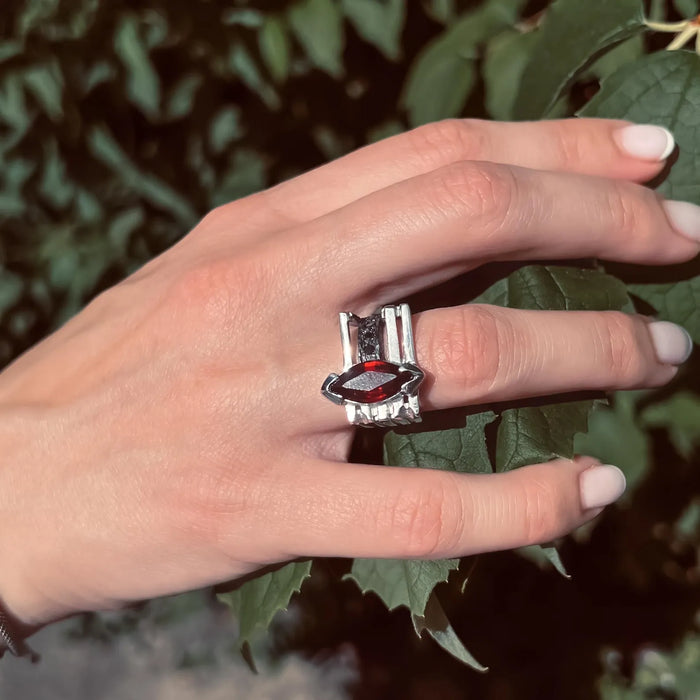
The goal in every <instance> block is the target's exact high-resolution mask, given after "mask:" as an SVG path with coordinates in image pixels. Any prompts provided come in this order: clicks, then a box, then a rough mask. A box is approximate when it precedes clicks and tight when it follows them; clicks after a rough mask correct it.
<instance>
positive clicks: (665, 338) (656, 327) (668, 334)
mask: <svg viewBox="0 0 700 700" xmlns="http://www.w3.org/2000/svg"><path fill="white" fill-rule="evenodd" d="M648 328H649V335H650V336H651V341H652V343H653V344H654V350H655V351H656V357H657V359H658V360H659V362H663V363H664V364H666V365H682V364H683V363H684V362H685V361H686V360H687V359H688V358H689V357H690V353H691V352H693V339H692V338H691V337H690V334H689V333H688V331H687V330H686V329H685V328H683V327H682V326H677V325H676V324H675V323H669V322H668V321H653V322H652V323H650V324H649V326H648Z"/></svg>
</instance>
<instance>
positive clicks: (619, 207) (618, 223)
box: [605, 183, 644, 241]
mask: <svg viewBox="0 0 700 700" xmlns="http://www.w3.org/2000/svg"><path fill="white" fill-rule="evenodd" d="M643 209H644V208H643V207H640V206H639V201H635V199H634V198H633V197H631V196H630V193H629V191H628V189H627V188H626V187H624V186H623V185H622V184H620V183H613V184H612V185H611V186H610V188H609V190H608V201H607V208H606V209H605V211H606V215H607V216H609V217H610V222H611V223H612V226H613V227H614V229H615V231H616V232H617V233H618V235H619V236H620V237H621V238H622V239H623V240H624V241H634V240H637V239H639V237H640V233H643V231H644V228H643V227H642V225H641V224H642V223H643V222H642V220H641V212H642V211H643Z"/></svg>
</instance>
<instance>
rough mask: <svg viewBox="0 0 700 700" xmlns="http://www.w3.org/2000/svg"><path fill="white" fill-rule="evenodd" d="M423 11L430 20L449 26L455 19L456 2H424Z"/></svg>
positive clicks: (430, 0)
mask: <svg viewBox="0 0 700 700" xmlns="http://www.w3.org/2000/svg"><path fill="white" fill-rule="evenodd" d="M422 4H423V10H424V11H425V14H427V15H428V17H430V19H433V20H435V21H436V22H440V23H441V24H448V23H449V22H452V21H453V20H454V17H455V0H423V3H422Z"/></svg>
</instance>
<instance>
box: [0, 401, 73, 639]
mask: <svg viewBox="0 0 700 700" xmlns="http://www.w3.org/2000/svg"><path fill="white" fill-rule="evenodd" d="M41 423H42V421H40V420H39V419H38V415H37V413H36V411H35V410H34V409H26V408H22V407H16V408H15V407H9V406H7V405H3V406H2V407H0V523H1V525H0V562H1V565H0V609H1V610H2V611H4V612H5V613H6V614H7V616H8V617H9V619H10V622H11V625H12V626H13V627H14V628H16V629H17V631H18V633H20V634H21V635H22V636H23V637H25V638H26V637H27V636H30V635H32V634H34V633H35V632H36V631H38V630H39V629H41V627H43V626H44V625H46V624H48V623H49V622H52V621H54V620H56V619H59V618H60V617H62V616H65V612H64V613H63V615H62V614H61V611H59V610H57V609H56V607H55V603H54V602H52V599H51V597H47V596H46V595H45V594H44V593H42V591H47V590H48V591H49V592H50V583H49V582H48V581H44V580H41V576H39V578H38V579H35V574H36V573H37V572H38V570H39V566H38V564H40V562H39V561H35V560H37V559H39V558H40V555H37V553H38V550H39V549H40V544H41V543H40V542H39V541H38V537H37V534H36V530H35V529H34V528H33V527H32V526H31V523H32V522H33V520H32V519H33V518H34V517H35V515H33V514H32V492H34V491H36V489H40V488H41V484H42V479H41V478H38V477H40V474H39V473H38V471H37V469H35V465H36V464H37V460H36V457H37V454H36V453H37V445H40V444H41V442H42V435H41V428H40V426H41ZM36 517H41V514H37V515H36ZM35 580H36V581H37V584H40V586H37V585H36V584H35V583H34V581H35ZM38 588H40V589H41V590H38Z"/></svg>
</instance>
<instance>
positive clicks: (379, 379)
mask: <svg viewBox="0 0 700 700" xmlns="http://www.w3.org/2000/svg"><path fill="white" fill-rule="evenodd" d="M412 378H413V373H412V372H409V371H408V370H402V369H401V368H400V367H398V366H397V365H394V364H392V363H391V362H384V361H383V360H367V361H365V362H360V363H359V364H356V365H353V366H352V367H351V368H350V369H349V370H347V372H343V373H342V374H341V375H340V376H339V377H338V378H337V379H334V380H333V381H332V382H331V383H330V385H329V386H328V390H329V391H332V392H333V393H334V394H338V395H340V396H342V397H343V398H344V399H346V400H348V401H356V402H358V403H377V402H379V401H386V399H390V398H391V397H392V396H395V395H396V394H398V393H399V392H400V391H401V387H402V386H403V385H404V384H405V383H406V382H407V381H409V380H410V379H412Z"/></svg>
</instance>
